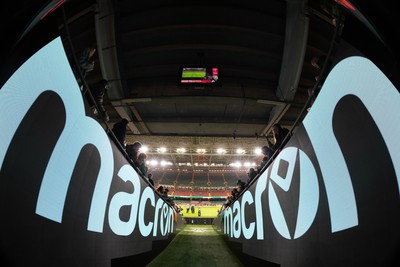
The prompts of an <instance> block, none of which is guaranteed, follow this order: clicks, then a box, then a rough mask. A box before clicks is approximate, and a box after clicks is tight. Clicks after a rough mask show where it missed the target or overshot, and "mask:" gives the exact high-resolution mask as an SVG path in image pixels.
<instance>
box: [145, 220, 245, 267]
mask: <svg viewBox="0 0 400 267" xmlns="http://www.w3.org/2000/svg"><path fill="white" fill-rule="evenodd" d="M147 266H148V267H160V266H163V267H168V266H171V267H181V266H182V267H184V266H190V267H200V266H206V267H212V266H218V267H219V266H229V267H239V266H240V267H241V266H244V265H243V264H242V263H241V262H240V260H239V259H238V258H237V257H236V256H235V255H234V254H233V252H232V251H231V250H230V249H229V248H228V246H227V244H226V243H225V241H224V239H223V237H222V235H221V234H219V233H218V232H217V231H215V230H214V228H213V226H212V225H185V227H184V228H183V229H182V230H181V231H180V232H179V233H178V234H177V236H176V237H175V238H174V239H173V240H172V241H171V243H170V244H169V245H168V246H167V247H166V248H165V249H164V250H163V251H162V252H161V253H160V255H159V256H158V257H156V258H155V259H154V260H153V261H151V262H150V263H149V264H148V265H147Z"/></svg>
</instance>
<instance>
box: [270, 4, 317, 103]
mask: <svg viewBox="0 0 400 267" xmlns="http://www.w3.org/2000/svg"><path fill="white" fill-rule="evenodd" d="M306 3H307V0H288V1H287V10H286V34H285V45H284V50H283V58H282V66H281V72H280V76H279V83H278V88H277V90H276V96H277V97H278V98H279V99H280V100H282V101H292V100H293V99H294V95H295V94H296V90H297V86H298V84H299V80H300V76H301V72H302V69H303V62H304V55H305V52H306V46H307V39H308V27H309V18H308V16H307V15H306Z"/></svg>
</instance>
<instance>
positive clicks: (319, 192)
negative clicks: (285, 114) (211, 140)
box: [215, 56, 400, 266]
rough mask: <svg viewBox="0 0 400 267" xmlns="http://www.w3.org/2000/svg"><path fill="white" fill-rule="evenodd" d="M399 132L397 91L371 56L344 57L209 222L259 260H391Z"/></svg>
mask: <svg viewBox="0 0 400 267" xmlns="http://www.w3.org/2000/svg"><path fill="white" fill-rule="evenodd" d="M399 133H400V95H399V91H398V90H397V89H396V88H395V87H394V86H393V84H392V83H391V82H390V81H389V80H388V79H387V78H386V76H385V75H384V74H383V73H382V72H381V71H380V70H379V69H378V68H377V67H376V66H375V65H374V64H373V63H372V62H371V61H370V60H368V59H366V58H364V57H360V56H353V57H348V58H346V59H344V60H342V61H340V62H339V63H338V64H337V65H336V66H335V67H334V68H333V69H332V71H331V72H330V74H329V75H328V77H327V79H326V81H325V83H324V85H323V87H322V89H321V91H320V93H319V95H318V97H317V99H316V101H315V102H314V104H313V106H312V107H311V109H310V110H309V112H308V114H307V115H306V117H305V119H304V120H303V123H302V124H301V125H300V126H299V127H298V128H297V130H296V131H295V132H294V134H293V136H292V137H291V139H290V140H289V142H288V143H287V145H286V146H285V147H284V149H283V150H282V151H281V152H280V153H279V154H278V156H277V157H276V159H275V160H274V161H273V162H272V164H271V165H270V166H269V167H268V168H267V169H266V170H265V171H264V172H263V173H262V174H260V176H259V177H258V179H257V180H256V182H255V183H254V184H253V185H252V186H251V187H250V188H249V190H248V191H245V193H244V194H242V195H241V196H240V198H239V199H238V200H237V201H235V202H233V204H232V205H230V206H229V208H227V209H225V210H224V211H223V213H221V214H220V217H219V218H218V219H217V220H216V221H215V225H216V226H217V227H219V229H220V231H221V232H222V233H224V234H225V236H226V239H227V240H228V241H229V242H231V243H232V244H236V247H238V246H237V244H238V243H239V244H240V246H239V247H240V249H241V250H242V251H241V252H243V253H244V254H245V255H249V256H252V257H254V258H257V259H261V260H264V261H265V264H267V263H271V264H276V265H278V266H398V263H399V255H400V254H399V252H400V248H399V240H400V230H399V225H400V201H399V184H400V147H399V139H398V134H399ZM265 266H269V265H265ZM271 266H272V265H271Z"/></svg>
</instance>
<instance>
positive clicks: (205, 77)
mask: <svg viewBox="0 0 400 267" xmlns="http://www.w3.org/2000/svg"><path fill="white" fill-rule="evenodd" d="M179 82H180V83H181V84H203V85H206V84H217V83H219V69H218V68H217V67H181V68H180V80H179Z"/></svg>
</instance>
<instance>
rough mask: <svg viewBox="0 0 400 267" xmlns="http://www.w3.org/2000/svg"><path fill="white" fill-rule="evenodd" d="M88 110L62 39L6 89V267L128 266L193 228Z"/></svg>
mask: <svg viewBox="0 0 400 267" xmlns="http://www.w3.org/2000/svg"><path fill="white" fill-rule="evenodd" d="M86 110H87V105H85V102H84V101H83V98H82V94H81V92H80V89H79V87H78V85H77V83H76V80H75V78H74V75H73V73H72V71H71V68H70V66H69V63H68V61H67V58H66V55H65V52H64V49H63V46H62V43H61V40H60V38H56V39H54V40H53V41H52V42H50V43H49V44H48V45H46V46H45V47H43V48H42V49H41V50H40V51H38V52H37V53H36V54H34V55H33V56H32V57H31V58H30V59H29V60H27V61H26V62H25V63H24V64H23V65H22V66H21V67H20V68H19V69H18V70H17V71H16V72H15V73H14V74H13V75H12V77H11V78H10V79H9V80H8V81H7V82H6V84H5V85H4V86H3V87H2V88H1V90H0V114H1V116H0V125H1V130H0V143H1V145H0V167H1V169H0V210H1V220H0V229H1V230H2V232H3V234H2V237H1V241H0V250H1V262H2V264H5V265H3V266H111V265H112V262H115V263H117V262H121V261H118V259H128V260H127V261H125V263H126V262H129V257H133V256H137V255H142V254H145V253H147V254H148V253H149V252H151V251H152V249H153V245H154V244H156V243H157V244H159V243H160V242H162V241H165V240H168V239H169V237H170V236H172V235H173V234H174V233H175V231H176V229H177V226H178V227H179V225H180V224H183V222H181V220H178V218H177V214H175V212H174V209H173V208H172V207H171V206H169V205H167V203H166V202H164V200H163V199H162V198H160V197H159V195H157V194H156V193H155V192H154V191H153V189H152V188H151V187H149V186H148V184H147V182H146V181H145V180H144V179H143V178H142V177H141V176H140V175H139V174H138V173H137V172H136V171H135V170H134V168H133V167H132V166H131V165H130V164H129V163H128V161H127V160H126V158H125V157H124V155H123V154H122V153H121V152H120V151H119V150H118V148H117V146H116V145H115V144H114V143H113V141H112V140H111V139H110V138H109V136H108V135H107V134H106V131H105V130H104V129H103V128H102V126H101V125H100V124H99V123H98V122H97V121H96V120H95V119H93V118H92V117H90V116H89V115H87V114H86V113H85V111H86ZM88 114H89V113H88ZM133 258H134V259H138V257H133Z"/></svg>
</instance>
